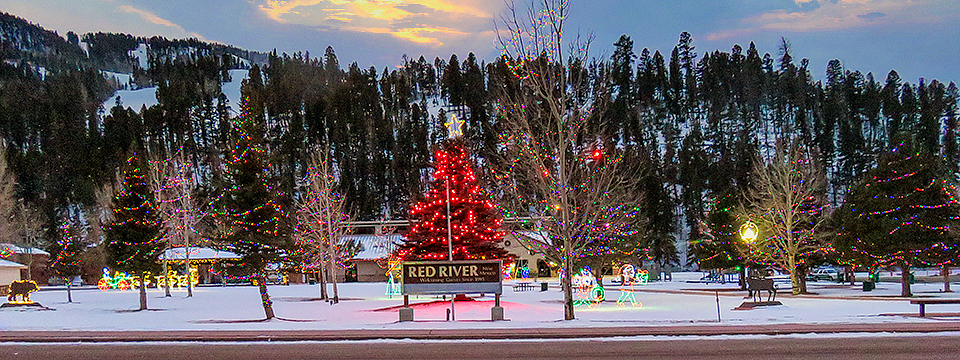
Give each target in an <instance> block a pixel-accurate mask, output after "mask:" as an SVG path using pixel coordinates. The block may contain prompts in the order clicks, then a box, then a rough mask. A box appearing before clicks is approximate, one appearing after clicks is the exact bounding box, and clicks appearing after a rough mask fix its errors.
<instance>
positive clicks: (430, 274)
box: [403, 260, 503, 295]
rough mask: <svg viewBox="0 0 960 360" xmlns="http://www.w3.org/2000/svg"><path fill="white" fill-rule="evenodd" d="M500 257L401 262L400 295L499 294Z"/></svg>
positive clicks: (500, 287)
mask: <svg viewBox="0 0 960 360" xmlns="http://www.w3.org/2000/svg"><path fill="white" fill-rule="evenodd" d="M501 264H502V263H501V262H500V260H462V261H415V262H405V263H403V294H404V295H440V294H475V293H489V294H500V293H501V292H502V291H503V287H502V283H501V281H502V279H503V278H502V276H501V275H500V268H501Z"/></svg>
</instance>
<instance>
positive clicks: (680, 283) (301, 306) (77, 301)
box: [0, 273, 960, 331]
mask: <svg viewBox="0 0 960 360" xmlns="http://www.w3.org/2000/svg"><path fill="white" fill-rule="evenodd" d="M700 275H701V274H700V273H675V274H674V281H672V282H656V283H651V284H649V285H645V286H637V287H636V289H637V290H638V291H637V292H636V293H635V295H636V298H637V300H638V301H639V302H640V303H641V304H642V306H636V307H634V306H630V305H629V304H628V305H626V306H618V304H617V302H616V300H617V298H618V297H620V294H621V292H620V290H619V289H618V286H617V285H613V284H609V283H608V284H607V285H606V287H607V290H606V291H607V300H606V301H605V302H603V303H602V304H600V305H597V306H594V307H590V306H582V307H578V308H577V311H576V315H577V320H574V321H561V319H562V318H563V311H562V307H561V300H562V297H563V296H562V293H561V292H560V291H559V287H558V286H557V281H556V279H551V282H550V285H551V287H550V289H549V291H546V292H540V291H537V290H539V287H536V289H534V291H525V292H514V291H513V286H512V285H513V284H515V281H514V280H509V281H506V282H505V283H504V291H503V295H502V297H501V301H502V305H503V307H504V315H505V317H506V318H507V319H508V320H509V321H499V322H490V321H477V320H489V319H490V307H491V306H493V297H492V296H491V295H487V296H485V297H482V298H478V299H477V301H472V302H457V303H456V319H457V321H456V322H446V321H444V320H445V319H446V311H447V309H448V308H449V305H450V304H449V301H447V302H440V301H437V300H439V299H438V298H435V297H424V296H421V297H411V302H413V303H428V304H423V305H416V306H414V314H415V318H416V320H417V321H415V322H403V323H400V322H398V319H399V315H398V311H397V309H396V307H398V306H400V305H401V304H402V297H400V296H394V297H389V296H385V295H384V291H385V289H386V286H385V284H383V283H348V284H340V286H339V293H340V297H341V302H340V303H339V304H337V305H329V304H328V303H327V302H325V301H321V300H317V298H318V297H319V296H318V295H319V287H318V286H317V285H290V286H279V285H278V286H270V288H269V292H270V295H271V297H272V300H273V302H274V309H275V310H276V314H277V316H278V317H279V318H281V319H282V320H274V321H269V322H250V321H245V320H256V319H261V318H262V317H263V309H262V307H261V305H260V296H259V293H258V290H257V288H256V287H253V286H227V287H217V286H213V287H206V286H205V287H199V288H197V289H195V291H194V297H192V298H186V291H185V290H184V289H173V291H172V294H173V296H172V297H169V298H167V297H164V296H163V291H162V290H158V289H149V290H148V292H147V296H148V305H149V308H150V309H152V310H150V311H132V310H135V309H137V308H138V306H139V301H138V292H136V291H125V292H122V291H119V290H111V291H107V292H101V291H100V290H97V289H95V288H89V289H83V290H74V291H73V300H74V302H73V303H67V302H66V300H67V294H66V291H65V290H63V289H44V290H42V291H39V292H35V293H33V294H32V299H33V300H34V301H37V302H39V303H41V304H42V305H44V306H46V307H50V308H54V309H56V310H55V311H42V310H23V309H22V308H17V309H11V308H4V309H0V331H6V330H160V329H163V330H181V329H195V330H198V329H199V330H203V329H208V330H268V329H318V330H322V329H445V328H503V329H511V328H551V327H610V326H664V325H684V324H698V325H705V324H711V323H714V324H715V323H716V321H717V305H718V304H717V295H718V294H719V308H720V315H721V320H722V322H721V323H722V324H726V325H731V324H744V325H753V324H786V323H816V324H824V323H887V322H926V321H938V320H933V319H922V318H917V317H915V316H899V315H894V316H890V315H881V314H916V313H917V312H918V307H917V305H911V304H910V303H909V300H906V299H902V298H896V295H898V294H899V291H900V285H899V284H897V283H880V284H879V286H878V287H877V289H876V290H874V291H871V292H863V291H862V288H861V287H860V286H857V287H852V288H851V287H849V286H841V285H838V284H833V283H811V284H810V285H809V290H810V291H812V292H816V293H818V295H805V296H789V295H787V294H784V293H788V292H789V291H781V292H782V294H780V296H778V297H777V299H778V300H780V301H781V302H782V303H783V305H782V306H772V307H763V308H757V309H754V310H748V311H742V310H732V309H733V308H735V307H737V306H738V305H740V303H741V302H743V301H744V298H743V296H744V292H740V291H734V289H735V288H736V284H729V283H728V284H703V283H688V282H686V280H693V279H699V277H700ZM942 286H943V285H942V284H937V283H929V284H921V283H918V284H915V285H914V286H913V291H914V293H915V294H916V295H917V296H936V297H953V298H960V294H957V293H942V292H941V291H940V290H941V289H942ZM430 302H432V303H430ZM928 312H931V313H932V312H954V313H956V312H960V305H936V306H932V307H930V308H929V309H928ZM284 320H289V321H284Z"/></svg>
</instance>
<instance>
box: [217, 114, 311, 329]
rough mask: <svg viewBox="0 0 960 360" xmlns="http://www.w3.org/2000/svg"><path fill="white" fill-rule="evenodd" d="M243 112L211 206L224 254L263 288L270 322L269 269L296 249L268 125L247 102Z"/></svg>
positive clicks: (262, 291) (264, 306) (271, 309)
mask: <svg viewBox="0 0 960 360" xmlns="http://www.w3.org/2000/svg"><path fill="white" fill-rule="evenodd" d="M242 106H243V110H244V111H243V112H242V113H241V114H240V116H238V117H237V118H235V119H234V124H233V125H234V133H233V136H235V139H236V143H235V146H234V147H233V148H232V149H230V151H229V152H228V153H227V154H226V158H227V169H226V172H225V175H224V177H225V179H224V180H225V181H224V184H223V188H222V191H221V194H220V196H219V197H218V198H216V199H214V200H213V202H212V203H211V205H212V207H213V208H214V209H215V210H216V212H215V213H214V214H213V217H214V219H215V220H217V222H218V224H219V225H220V226H221V229H222V231H223V232H224V236H223V237H222V238H221V239H220V241H221V244H222V247H223V249H224V250H229V251H232V252H234V253H236V254H237V255H240V257H241V263H239V264H237V268H239V269H240V270H241V271H242V272H244V273H245V275H246V276H247V277H249V278H250V279H252V280H255V281H256V283H257V285H258V286H259V288H260V298H261V301H262V305H263V310H264V313H265V315H266V318H267V319H271V318H273V317H274V312H273V305H272V302H271V301H270V295H269V294H268V293H267V286H266V281H267V280H266V267H267V265H269V264H276V263H280V262H282V261H283V260H285V258H286V255H288V254H289V253H290V252H291V249H293V248H294V242H293V239H292V237H291V236H290V235H289V232H290V231H289V228H290V226H289V223H288V216H287V214H286V212H284V210H283V208H282V207H281V202H282V201H283V198H285V196H284V195H283V194H280V193H279V192H278V191H277V190H276V186H275V183H276V181H275V180H276V179H274V178H271V177H270V176H269V173H270V171H269V169H270V164H269V163H268V162H267V161H266V160H267V159H266V153H265V150H264V148H265V146H264V129H265V124H264V123H263V121H262V119H261V118H260V117H258V116H254V115H252V114H251V111H250V108H249V104H248V103H247V102H246V101H244V103H243V104H242Z"/></svg>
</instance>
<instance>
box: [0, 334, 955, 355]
mask: <svg viewBox="0 0 960 360" xmlns="http://www.w3.org/2000/svg"><path fill="white" fill-rule="evenodd" d="M958 355H960V336H903V337H900V336H879V337H878V336H866V337H820V336H811V337H807V338H792V337H763V336H761V337H759V338H748V339H742V338H707V339H704V338H692V339H690V338H685V337H676V338H672V339H668V340H659V339H656V340H650V339H638V338H605V339H554V340H543V339H530V340H440V341H438V340H364V341H330V342H314V341H302V342H240V343H233V342H218V343H204V342H147V343H143V342H126V343H3V344H0V359H124V360H130V359H165V360H171V359H203V360H216V359H229V360H238V359H417V360H431V359H658V360H661V359H705V360H711V359H780V360H789V359H844V360H855V359H913V360H921V359H957V358H958Z"/></svg>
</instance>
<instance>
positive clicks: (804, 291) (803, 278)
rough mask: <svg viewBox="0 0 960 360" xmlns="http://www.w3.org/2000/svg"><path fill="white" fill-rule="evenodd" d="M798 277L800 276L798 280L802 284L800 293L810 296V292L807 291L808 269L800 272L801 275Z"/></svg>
mask: <svg viewBox="0 0 960 360" xmlns="http://www.w3.org/2000/svg"><path fill="white" fill-rule="evenodd" d="M797 276H798V278H797V280H798V281H799V282H800V293H801V294H809V293H810V292H809V291H807V269H803V270H802V271H800V273H799V274H798V275H797Z"/></svg>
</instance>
